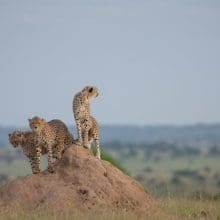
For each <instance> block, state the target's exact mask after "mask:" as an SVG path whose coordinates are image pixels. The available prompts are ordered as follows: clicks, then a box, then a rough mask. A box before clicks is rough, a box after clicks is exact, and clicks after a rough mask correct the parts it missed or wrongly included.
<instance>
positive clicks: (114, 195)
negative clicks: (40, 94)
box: [0, 145, 156, 216]
mask: <svg viewBox="0 0 220 220" xmlns="http://www.w3.org/2000/svg"><path fill="white" fill-rule="evenodd" d="M44 207H45V208H53V209H56V210H60V211H65V210H66V211H68V210H77V211H82V212H85V211H87V210H93V211H95V212H97V213H98V212H105V211H107V210H108V211H113V212H115V211H121V210H123V211H128V212H135V213H138V214H139V215H145V216H146V215H147V214H148V213H149V211H150V212H152V209H154V208H156V205H155V202H154V201H153V199H152V198H151V197H150V196H149V195H148V194H147V193H146V192H145V191H144V189H143V187H142V186H141V185H140V184H139V183H137V182H136V181H135V180H134V179H132V178H131V177H129V176H127V175H125V174H124V173H122V172H121V171H120V170H118V169H117V168H115V167H114V166H112V165H111V164H110V163H109V162H107V161H103V160H98V159H97V158H95V157H94V156H93V155H92V154H91V153H90V151H89V150H87V149H84V148H83V147H81V146H77V145H72V146H71V147H70V148H68V149H67V150H66V152H65V153H64V155H63V158H62V159H61V160H60V161H59V162H58V163H57V164H55V173H52V174H51V173H48V172H47V171H44V172H42V173H40V174H37V175H32V174H31V175H27V176H25V177H19V178H17V179H15V180H14V181H11V182H9V183H7V184H5V185H4V186H2V187H1V188H0V209H7V210H10V209H11V208H12V209H13V210H15V209H18V210H20V209H25V210H33V209H38V208H44Z"/></svg>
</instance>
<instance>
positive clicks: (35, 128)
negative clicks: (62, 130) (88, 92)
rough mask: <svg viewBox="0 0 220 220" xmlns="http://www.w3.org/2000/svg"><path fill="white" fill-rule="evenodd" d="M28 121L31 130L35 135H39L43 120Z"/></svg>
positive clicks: (43, 123) (38, 118) (33, 119)
mask: <svg viewBox="0 0 220 220" xmlns="http://www.w3.org/2000/svg"><path fill="white" fill-rule="evenodd" d="M28 121H29V126H30V128H31V130H32V131H33V132H34V133H36V134H39V133H40V132H41V131H42V129H43V128H44V125H45V122H46V121H45V120H44V119H43V118H40V117H33V118H32V119H28Z"/></svg>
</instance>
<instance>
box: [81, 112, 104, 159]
mask: <svg viewBox="0 0 220 220" xmlns="http://www.w3.org/2000/svg"><path fill="white" fill-rule="evenodd" d="M82 127H83V123H82ZM82 138H83V139H84V127H83V128H82ZM88 141H89V144H90V147H89V148H91V144H92V142H93V141H95V143H96V148H97V152H96V157H97V158H99V159H101V152H100V145H99V124H98V122H97V121H96V119H95V118H94V117H92V116H91V115H90V118H89V133H88Z"/></svg>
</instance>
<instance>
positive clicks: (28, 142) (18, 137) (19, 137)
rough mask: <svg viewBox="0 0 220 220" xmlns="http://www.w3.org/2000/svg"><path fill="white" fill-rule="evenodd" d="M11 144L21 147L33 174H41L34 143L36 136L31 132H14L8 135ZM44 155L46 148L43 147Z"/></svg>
mask: <svg viewBox="0 0 220 220" xmlns="http://www.w3.org/2000/svg"><path fill="white" fill-rule="evenodd" d="M8 136H9V142H10V143H11V144H12V145H13V146H14V147H18V146H20V147H21V148H22V150H23V153H24V154H25V156H26V157H27V158H28V159H29V161H30V164H31V169H32V173H33V174H36V173H39V172H40V167H39V165H38V164H37V163H36V161H37V148H36V145H35V142H34V134H33V132H31V131H14V132H13V133H11V134H8ZM41 149H42V154H46V153H47V151H46V148H44V147H43V146H42V148H41Z"/></svg>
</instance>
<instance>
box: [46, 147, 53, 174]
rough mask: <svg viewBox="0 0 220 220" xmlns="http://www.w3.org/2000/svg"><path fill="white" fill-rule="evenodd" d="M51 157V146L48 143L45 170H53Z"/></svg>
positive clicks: (51, 171)
mask: <svg viewBox="0 0 220 220" xmlns="http://www.w3.org/2000/svg"><path fill="white" fill-rule="evenodd" d="M52 158H53V151H52V146H51V145H49V146H48V167H47V170H48V171H49V172H50V173H53V172H54V168H53V162H52Z"/></svg>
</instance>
